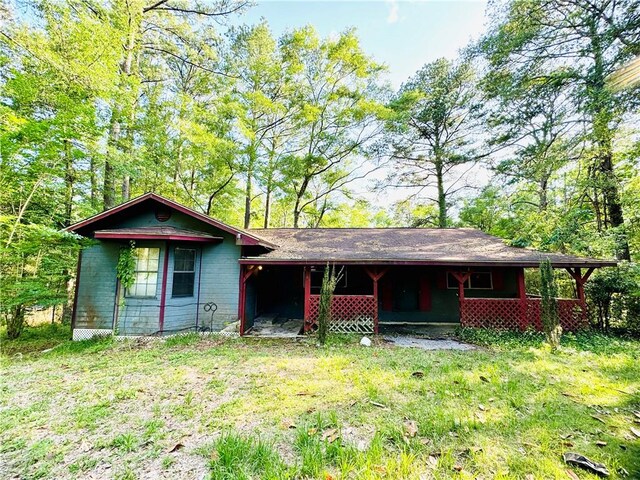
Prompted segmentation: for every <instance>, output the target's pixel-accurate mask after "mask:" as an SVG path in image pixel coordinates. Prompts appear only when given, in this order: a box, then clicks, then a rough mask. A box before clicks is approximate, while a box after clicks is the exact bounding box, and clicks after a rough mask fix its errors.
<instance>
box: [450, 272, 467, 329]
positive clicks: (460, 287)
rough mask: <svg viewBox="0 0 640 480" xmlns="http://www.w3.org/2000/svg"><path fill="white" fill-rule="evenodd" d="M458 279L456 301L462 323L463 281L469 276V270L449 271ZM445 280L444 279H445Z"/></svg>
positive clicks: (461, 322)
mask: <svg viewBox="0 0 640 480" xmlns="http://www.w3.org/2000/svg"><path fill="white" fill-rule="evenodd" d="M450 273H451V275H453V278H455V279H456V280H457V281H458V303H459V304H460V307H459V308H460V324H461V325H462V324H463V320H464V318H463V316H464V282H466V281H467V280H468V279H469V277H470V276H471V272H450ZM445 280H446V279H445ZM462 326H464V325H462Z"/></svg>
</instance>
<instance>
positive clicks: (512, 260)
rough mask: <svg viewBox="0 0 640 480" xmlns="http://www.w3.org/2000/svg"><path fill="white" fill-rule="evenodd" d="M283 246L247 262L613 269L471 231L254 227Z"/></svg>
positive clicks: (245, 261) (610, 262)
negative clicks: (546, 261) (544, 264)
mask: <svg viewBox="0 0 640 480" xmlns="http://www.w3.org/2000/svg"><path fill="white" fill-rule="evenodd" d="M252 232H255V233H256V234H258V235H259V236H260V237H261V238H265V239H267V240H268V241H270V242H273V243H274V244H277V245H278V248H276V249H274V250H273V251H270V252H268V253H265V254H263V255H260V256H256V257H246V258H243V259H241V260H240V263H243V264H276V265H277V264H283V265H284V264H298V265H309V264H323V263H327V262H332V263H339V264H361V265H373V264H377V265H381V264H382V265H384V264H386V265H449V266H520V267H537V266H538V265H539V264H540V261H541V260H542V259H545V258H548V259H549V260H550V261H551V263H552V264H553V265H554V266H555V267H605V266H614V265H616V262H615V261H613V260H598V259H594V258H586V257H577V256H573V255H563V254H560V253H545V252H538V251H536V250H532V249H527V248H517V247H512V246H509V245H506V244H505V243H504V242H503V241H502V239H500V238H497V237H493V236H491V235H488V234H486V233H483V232H481V231H478V230H474V229H469V228H455V229H454V228H451V229H429V228H320V229H279V228H274V229H255V230H252Z"/></svg>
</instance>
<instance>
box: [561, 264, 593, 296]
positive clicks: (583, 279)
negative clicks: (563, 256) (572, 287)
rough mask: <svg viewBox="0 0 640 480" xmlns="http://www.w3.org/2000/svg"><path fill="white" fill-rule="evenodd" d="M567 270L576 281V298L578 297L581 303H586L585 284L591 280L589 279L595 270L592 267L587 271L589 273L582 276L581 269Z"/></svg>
mask: <svg viewBox="0 0 640 480" xmlns="http://www.w3.org/2000/svg"><path fill="white" fill-rule="evenodd" d="M566 270H567V272H569V274H570V275H571V276H572V277H573V279H574V280H575V281H576V296H577V297H578V299H579V300H580V302H582V303H584V302H585V296H584V284H585V283H587V280H589V277H590V276H591V274H592V273H593V271H594V268H593V267H592V268H590V269H589V270H587V273H585V274H584V275H582V272H581V271H580V267H576V268H575V269H571V268H567V269H566Z"/></svg>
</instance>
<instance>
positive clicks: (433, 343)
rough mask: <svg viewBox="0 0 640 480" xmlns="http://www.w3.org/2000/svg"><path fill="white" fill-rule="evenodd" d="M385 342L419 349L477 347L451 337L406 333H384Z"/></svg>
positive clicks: (473, 348)
mask: <svg viewBox="0 0 640 480" xmlns="http://www.w3.org/2000/svg"><path fill="white" fill-rule="evenodd" d="M382 339H383V340H384V341H385V342H388V343H391V344H393V345H394V346H396V347H405V348H419V349H421V350H476V349H477V348H478V347H476V346H475V345H470V344H468V343H462V342H459V341H457V340H452V339H441V340H431V339H428V338H418V337H410V336H407V335H385V336H384V337H382Z"/></svg>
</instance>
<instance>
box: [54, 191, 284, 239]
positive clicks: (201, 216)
mask: <svg viewBox="0 0 640 480" xmlns="http://www.w3.org/2000/svg"><path fill="white" fill-rule="evenodd" d="M145 200H154V201H156V202H158V203H160V204H162V205H166V206H168V207H170V208H173V209H175V210H177V211H179V212H181V213H184V214H185V215H188V216H190V217H192V218H196V219H198V220H200V221H202V222H205V223H207V224H209V225H212V226H214V227H216V228H219V229H220V230H222V231H224V232H227V233H231V234H233V235H235V237H236V243H239V244H240V245H260V246H263V247H266V248H271V249H274V248H276V247H277V245H275V244H273V243H271V242H268V241H266V240H263V239H261V238H260V237H257V236H254V235H251V234H250V233H247V232H245V231H243V230H240V229H238V228H235V227H232V226H230V225H227V224H226V223H223V222H220V221H218V220H214V219H213V218H211V217H208V216H207V215H204V214H202V213H199V212H196V211H195V210H192V209H190V208H188V207H185V206H183V205H180V204H179V203H176V202H174V201H172V200H169V199H167V198H164V197H161V196H160V195H156V194H155V193H145V194H144V195H140V196H139V197H136V198H134V199H132V200H129V201H128V202H125V203H123V204H121V205H118V206H117V207H113V208H110V209H109V210H105V211H104V212H102V213H98V214H97V215H94V216H92V217H89V218H87V219H85V220H82V221H81V222H78V223H75V224H73V225H71V226H69V227H67V228H65V229H64V231H67V232H75V231H76V230H79V229H81V228H83V227H86V226H88V225H91V224H92V223H94V222H97V221H98V220H102V219H104V218H108V217H110V216H111V215H114V214H116V213H118V212H121V211H122V210H125V209H127V208H129V207H132V206H134V205H137V204H139V203H142V202H144V201H145Z"/></svg>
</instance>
